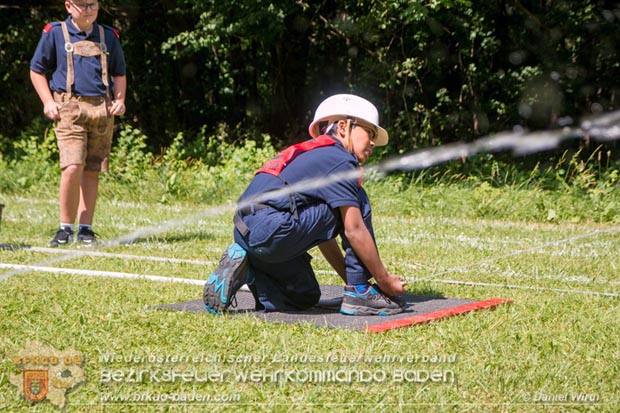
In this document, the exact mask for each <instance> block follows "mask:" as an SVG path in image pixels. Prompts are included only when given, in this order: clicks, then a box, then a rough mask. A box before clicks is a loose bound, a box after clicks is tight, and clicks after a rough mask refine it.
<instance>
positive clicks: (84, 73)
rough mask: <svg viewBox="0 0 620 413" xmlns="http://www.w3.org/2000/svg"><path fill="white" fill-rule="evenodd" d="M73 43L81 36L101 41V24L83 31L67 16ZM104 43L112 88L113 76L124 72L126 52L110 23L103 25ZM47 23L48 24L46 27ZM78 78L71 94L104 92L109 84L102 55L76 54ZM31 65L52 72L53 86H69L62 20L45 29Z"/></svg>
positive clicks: (62, 89) (62, 88) (61, 88)
mask: <svg viewBox="0 0 620 413" xmlns="http://www.w3.org/2000/svg"><path fill="white" fill-rule="evenodd" d="M65 22H66V23H67V29H68V31H69V38H70V39H71V42H72V43H75V42H78V41H80V40H90V41H93V42H95V43H100V39H99V25H98V24H97V23H95V24H94V25H93V30H92V32H91V33H90V34H86V33H85V32H82V31H80V30H79V29H78V28H77V27H75V26H74V25H73V23H72V22H71V17H69V18H67V20H65ZM103 27H104V37H105V44H106V47H107V64H108V76H109V77H110V79H109V84H110V89H113V82H112V79H111V78H112V76H124V75H125V70H126V68H125V56H124V55H123V50H122V48H121V44H120V41H119V40H118V37H117V35H116V34H115V32H114V30H113V29H112V28H111V27H108V26H106V25H103ZM47 28H48V26H46V29H47ZM73 59H74V60H73V62H74V63H73V67H74V72H75V80H74V83H73V89H72V92H71V93H72V94H73V95H75V96H102V95H105V94H106V88H105V85H104V84H103V80H102V78H101V56H99V55H97V56H92V57H86V56H77V55H74V57H73ZM30 69H32V70H33V71H34V72H37V73H42V74H47V73H50V72H51V78H50V81H49V85H50V89H51V90H52V91H56V92H66V91H67V90H66V89H67V77H66V76H67V53H66V52H65V38H64V36H63V33H62V27H61V26H60V22H53V23H50V25H49V30H44V31H43V34H42V35H41V39H40V40H39V44H38V45H37V49H36V50H35V53H34V56H33V58H32V60H31V61H30Z"/></svg>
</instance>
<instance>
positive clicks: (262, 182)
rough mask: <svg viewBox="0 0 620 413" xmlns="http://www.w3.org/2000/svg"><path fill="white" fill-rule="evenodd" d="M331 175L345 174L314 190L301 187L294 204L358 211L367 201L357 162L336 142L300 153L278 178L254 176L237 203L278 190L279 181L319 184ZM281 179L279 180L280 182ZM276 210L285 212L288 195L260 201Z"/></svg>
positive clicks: (279, 186) (296, 193)
mask: <svg viewBox="0 0 620 413" xmlns="http://www.w3.org/2000/svg"><path fill="white" fill-rule="evenodd" d="M334 174H345V175H348V176H346V178H345V179H340V180H338V181H337V182H333V183H330V184H328V185H320V186H319V187H318V188H314V187H312V188H310V187H309V188H307V189H304V188H302V189H301V190H299V191H295V198H296V200H297V204H298V205H304V204H310V203H315V202H316V203H326V204H327V205H329V206H330V207H331V208H332V209H336V208H339V207H342V206H355V207H358V208H360V209H362V207H363V205H364V204H366V203H367V202H368V199H367V196H366V193H365V191H364V190H363V189H362V187H361V185H360V184H361V182H360V174H361V170H360V167H359V162H358V160H357V158H356V157H355V155H353V154H351V153H349V152H347V150H346V149H345V148H344V146H343V145H342V143H341V142H340V141H337V143H336V145H332V146H324V147H320V148H316V149H312V150H310V151H307V152H304V153H302V154H301V155H299V156H298V157H296V158H295V159H293V161H292V162H291V163H290V164H289V165H287V166H286V168H284V169H283V170H282V172H281V173H280V177H276V176H273V175H271V174H268V173H259V174H257V175H256V176H255V177H254V179H253V180H252V182H251V183H250V185H249V186H248V188H247V189H246V190H245V192H244V193H243V194H242V195H241V197H240V198H239V201H240V202H241V201H246V200H247V199H251V198H252V197H254V196H257V195H260V194H263V193H265V192H268V191H272V190H278V189H282V188H283V187H284V183H283V180H284V181H286V182H287V183H288V184H289V185H294V184H297V183H299V182H302V181H306V180H314V182H315V183H316V182H318V183H321V182H322V181H325V179H326V178H327V177H330V176H333V175H334ZM280 178H281V179H280ZM262 203H265V204H269V205H271V206H273V207H275V208H277V209H280V210H288V209H289V208H290V201H289V198H288V196H281V197H277V198H273V199H270V200H268V201H263V202H262Z"/></svg>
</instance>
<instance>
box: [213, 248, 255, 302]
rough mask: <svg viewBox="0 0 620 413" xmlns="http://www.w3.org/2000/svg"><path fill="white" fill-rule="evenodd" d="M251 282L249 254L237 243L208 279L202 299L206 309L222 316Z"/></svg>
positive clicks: (227, 250)
mask: <svg viewBox="0 0 620 413" xmlns="http://www.w3.org/2000/svg"><path fill="white" fill-rule="evenodd" d="M251 281H252V272H251V271H250V265H249V263H248V258H247V253H246V251H245V250H244V249H243V248H242V247H241V245H239V244H237V243H236V242H235V243H233V244H231V245H230V246H229V247H228V248H227V249H226V251H225V252H224V254H223V255H222V258H221V259H220V264H219V266H218V267H217V268H216V269H215V271H213V272H212V273H211V275H209V279H207V282H206V284H205V288H204V294H203V297H202V298H203V301H204V303H205V308H206V309H207V310H208V311H210V312H212V313H214V314H221V312H222V311H224V310H226V309H227V308H228V307H230V305H231V304H232V300H233V297H234V296H235V294H236V293H237V291H238V290H239V288H241V286H242V285H243V284H246V283H249V282H251Z"/></svg>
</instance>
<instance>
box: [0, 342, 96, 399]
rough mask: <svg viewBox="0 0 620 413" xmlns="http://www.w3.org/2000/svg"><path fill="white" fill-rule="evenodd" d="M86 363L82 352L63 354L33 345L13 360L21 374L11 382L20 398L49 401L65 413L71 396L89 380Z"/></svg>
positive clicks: (28, 343) (40, 345)
mask: <svg viewBox="0 0 620 413" xmlns="http://www.w3.org/2000/svg"><path fill="white" fill-rule="evenodd" d="M83 363H84V356H83V355H82V353H81V352H79V351H75V350H71V349H68V350H63V351H60V350H57V349H55V348H54V347H51V346H49V345H46V344H42V343H39V342H36V341H31V342H27V343H26V347H25V348H23V349H21V350H19V351H18V352H17V354H15V355H14V356H13V365H14V367H15V368H16V369H19V370H20V373H19V374H12V375H11V376H10V378H9V379H10V382H11V384H13V385H14V386H16V387H17V394H18V395H19V396H20V397H25V398H26V399H27V400H28V401H30V402H32V403H39V402H43V401H44V400H48V401H49V402H50V403H51V404H53V405H55V406H56V407H59V408H60V409H63V408H64V407H65V405H66V401H67V400H66V396H67V392H68V391H69V390H70V389H72V388H73V387H75V386H77V385H78V384H80V383H83V382H84V381H85V380H86V376H85V375H84V369H83V368H82V365H83Z"/></svg>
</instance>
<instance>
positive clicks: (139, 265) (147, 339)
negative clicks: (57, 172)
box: [0, 181, 620, 412]
mask: <svg viewBox="0 0 620 413" xmlns="http://www.w3.org/2000/svg"><path fill="white" fill-rule="evenodd" d="M105 185H111V184H110V183H107V182H104V184H103V187H102V196H101V197H100V199H99V204H98V211H97V215H96V222H95V230H96V231H97V232H99V233H100V234H101V236H102V237H103V238H104V239H106V240H114V239H117V238H118V237H121V236H123V235H126V234H130V233H134V232H135V231H137V230H139V229H143V228H147V229H148V230H149V231H147V233H146V234H145V235H143V236H142V237H140V238H139V239H137V240H135V242H133V243H130V244H123V245H116V246H110V247H102V248H98V249H97V251H98V252H107V253H114V254H128V255H136V256H150V257H168V258H178V259H187V260H201V261H207V262H208V263H215V262H216V261H217V260H218V259H219V257H220V254H221V252H222V250H223V248H224V247H225V246H226V245H227V244H228V243H229V242H230V240H231V237H232V225H231V215H232V211H231V209H230V208H228V207H227V205H228V204H226V203H224V204H222V205H224V207H220V206H218V205H212V206H210V205H200V204H197V203H192V202H189V201H187V200H184V201H179V202H178V203H175V202H172V201H167V202H168V203H167V204H160V203H158V202H157V201H151V199H153V200H155V199H159V196H157V195H156V194H144V196H140V195H136V194H134V195H133V197H131V196H129V197H117V196H116V194H117V193H118V192H115V188H114V187H110V186H108V187H107V188H106V187H105ZM368 190H369V193H370V197H371V200H372V201H373V205H374V209H373V212H374V224H375V231H376V235H377V240H378V243H379V247H380V251H381V255H382V258H383V260H384V262H385V263H386V265H387V266H388V268H389V269H390V270H391V271H392V272H393V273H395V274H400V275H403V276H405V277H407V278H409V279H411V280H412V282H411V283H410V284H409V286H408V291H409V292H411V293H414V294H416V293H417V294H436V295H441V296H446V297H459V298H468V299H476V300H483V299H488V298H493V297H502V298H506V299H510V300H512V304H511V305H506V306H500V307H498V308H497V309H496V310H494V311H482V312H477V313H472V314H468V315H466V316H463V317H457V318H451V319H448V320H445V321H442V322H437V323H432V324H428V325H423V326H418V327H414V328H406V329H400V330H394V331H390V332H386V333H382V334H373V333H361V332H353V331H347V330H332V329H323V328H316V327H314V326H311V325H277V324H268V323H265V322H263V321H260V320H258V319H254V318H252V317H234V318H233V317H229V316H222V317H215V316H210V315H206V314H185V313H178V312H166V311H158V310H153V309H152V308H151V307H152V306H155V305H158V304H165V303H172V302H176V301H182V300H191V299H196V298H199V297H200V296H201V287H200V286H192V285H185V284H178V283H162V282H155V281H146V280H121V279H111V278H99V277H88V276H81V275H59V274H51V273H47V272H37V271H24V272H19V273H17V274H15V275H13V276H11V277H10V278H9V279H7V280H5V281H2V282H1V283H0V330H1V331H2V332H3V334H2V335H1V337H0V361H2V364H1V365H0V410H2V411H11V412H17V411H38V412H47V411H50V412H53V411H57V408H56V407H55V406H53V405H51V404H50V403H49V401H44V402H42V403H39V404H36V405H30V404H29V403H28V402H27V401H26V400H25V399H24V398H23V397H18V394H17V390H16V387H15V386H13V385H12V384H11V383H10V382H9V376H10V375H12V374H17V373H19V372H20V371H21V370H20V369H19V368H18V367H16V366H14V365H13V363H12V357H13V356H14V355H15V354H17V352H19V351H20V349H22V348H24V346H25V343H26V341H29V340H37V341H39V342H41V343H44V344H46V345H49V346H52V347H54V348H56V349H58V350H66V349H73V350H76V351H80V352H82V353H83V355H84V364H83V368H84V370H85V374H86V378H87V381H86V382H85V383H82V384H80V385H79V386H78V387H76V388H74V389H71V390H69V392H68V394H67V407H66V408H65V410H66V411H71V412H72V411H89V412H91V411H105V412H142V411H153V412H159V411H172V412H177V411H183V412H184V411H231V410H232V411H256V412H263V411H277V412H288V411H295V412H299V411H301V412H306V411H307V412H314V411H330V412H332V411H334V412H335V411H338V412H340V411H351V412H353V411H355V412H359V411H373V412H374V411H390V412H391V411H454V412H463V411H471V412H479V411H489V412H499V411H506V412H513V411H514V412H538V411H549V412H561V411H562V412H563V411H596V412H613V411H616V409H617V406H618V404H620V397H619V393H620V389H619V387H618V386H619V385H618V378H619V377H620V367H619V363H618V359H619V357H620V353H619V350H618V349H620V335H618V333H617V332H618V331H620V321H619V317H618V314H619V311H618V310H619V303H620V298H618V297H609V296H603V295H595V294H594V293H612V294H616V295H619V294H620V287H619V282H620V277H618V271H619V268H620V255H619V254H618V251H619V250H620V227H618V224H617V222H618V212H617V210H615V211H614V212H612V215H611V216H610V215H609V212H608V215H606V216H605V217H606V218H605V219H598V218H597V216H601V214H598V215H594V214H593V211H595V210H597V209H596V208H599V207H600V205H601V204H600V203H596V202H599V201H598V200H592V199H591V198H589V197H587V196H584V197H576V196H574V194H571V193H569V192H560V191H556V192H550V191H542V190H539V189H536V188H533V189H532V188H530V189H524V188H514V187H507V188H501V189H500V188H491V187H488V186H487V187H484V186H482V187H480V186H478V187H476V186H467V185H448V186H443V185H439V186H435V187H423V186H413V187H410V188H408V189H406V190H402V189H401V188H396V189H395V188H394V185H393V183H391V182H389V181H384V182H378V183H371V184H370V185H369V186H368ZM237 195H238V188H231V190H230V193H229V194H225V195H224V196H223V198H224V199H231V200H234V199H235V198H236V196H237ZM218 199H219V198H218ZM0 202H2V203H4V204H5V205H6V206H5V209H4V213H3V221H2V226H1V227H0V243H3V244H27V245H32V246H34V247H46V246H47V242H48V241H49V239H50V238H51V236H52V232H51V230H52V229H53V228H54V227H55V225H56V224H57V201H56V199H55V197H54V195H52V196H48V195H43V196H41V195H32V194H30V195H29V194H27V193H26V194H23V195H21V196H17V195H15V194H6V195H2V196H1V197H0ZM549 209H555V210H556V213H555V215H553V217H550V214H549ZM599 209H600V208H599ZM603 209H604V208H603ZM614 214H615V215H614ZM614 222H615V223H614ZM164 223H173V225H170V226H168V227H164V226H163V225H162V224H164ZM67 250H70V251H78V248H77V247H75V246H71V247H69V248H67ZM312 253H313V256H314V257H315V260H314V265H315V268H316V269H317V270H318V271H317V273H318V278H319V280H320V281H321V282H322V283H337V282H338V277H337V276H335V275H334V274H332V273H331V272H330V271H329V268H328V265H327V264H326V262H325V261H324V260H323V259H322V258H321V257H320V254H319V253H318V251H312ZM0 263H4V264H16V265H17V264H31V265H46V266H50V267H64V268H72V269H83V270H99V271H115V272H126V273H132V274H143V275H158V276H166V277H182V278H191V279H203V280H204V279H206V277H207V275H208V273H209V271H210V270H211V269H212V267H213V265H209V264H203V265H201V264H191V263H182V264H178V263H177V264H172V263H165V262H164V263H162V262H155V261H147V260H138V259H119V258H108V257H97V256H77V255H67V256H65V255H63V254H58V253H49V252H44V251H35V250H32V249H30V250H29V249H23V250H13V251H6V250H4V251H2V250H0ZM9 272H10V270H0V276H1V275H3V274H8V273H9ZM415 279H425V280H424V281H418V282H415V281H414V280H415ZM461 282H463V283H465V282H470V283H476V284H478V285H464V284H457V283H461ZM482 284H497V285H500V286H497V287H492V286H485V285H482ZM501 285H510V286H513V287H515V288H507V287H501ZM517 287H520V288H517ZM557 290H571V291H573V292H560V291H557ZM106 354H116V355H119V356H123V357H127V356H132V355H133V356H138V357H141V358H144V359H145V360H143V361H142V362H137V363H136V362H122V361H120V362H119V361H115V362H109V361H106V360H104V359H103V357H104V356H105V355H106ZM157 356H163V357H165V356H169V357H174V356H185V357H193V356H196V357H199V358H200V359H201V360H202V361H200V362H193V361H187V360H183V361H181V362H177V363H168V364H167V363H162V362H158V361H157V360H155V361H153V360H151V361H149V360H148V358H149V357H157ZM236 356H239V357H242V358H244V357H257V358H258V359H259V361H258V362H252V363H242V362H233V361H231V360H230V359H225V358H228V357H236ZM304 356H307V357H310V359H309V360H306V361H297V362H295V361H290V362H287V361H286V359H295V358H300V357H304ZM370 356H379V357H380V358H383V357H385V358H387V359H389V361H388V362H385V363H379V362H373V361H371V360H367V359H365V358H366V357H370ZM213 357H215V358H217V360H210V359H209V358H213ZM356 357H362V361H361V362H357V363H356V362H352V361H350V359H351V358H356ZM396 357H403V359H402V360H401V359H398V358H396ZM223 358H224V359H225V360H222V359H223ZM274 358H275V359H274ZM442 359H443V360H442ZM167 368H172V369H175V370H178V371H182V370H184V371H186V370H190V371H192V370H195V369H197V370H198V371H199V372H202V373H205V372H208V371H212V372H219V373H222V372H226V374H228V376H226V377H225V379H224V380H223V382H199V381H197V380H189V381H187V382H180V381H177V382H174V383H162V382H159V383H157V382H152V380H150V379H148V378H143V380H141V381H140V382H138V383H131V382H129V383H128V382H124V383H121V382H118V383H115V382H105V377H106V374H108V373H107V372H108V371H110V370H114V371H123V372H128V371H129V370H130V369H136V370H145V371H149V372H150V371H153V370H158V369H159V370H162V369H167ZM251 371H255V372H258V373H261V374H262V376H259V377H258V378H257V380H256V381H255V382H249V383H246V382H242V381H241V380H240V379H239V378H236V377H235V374H237V375H238V374H242V373H248V372H251ZM278 371H280V372H289V373H290V372H297V373H296V374H298V375H299V376H295V377H299V378H300V381H301V382H283V381H282V380H280V381H279V382H275V383H274V382H272V380H271V379H270V377H271V376H270V374H272V375H273V374H277V373H276V372H278ZM312 371H321V372H334V373H335V372H339V374H342V375H346V374H353V376H352V377H353V378H352V379H351V380H350V382H337V383H336V382H323V383H321V382H308V380H304V378H307V375H308V374H309V372H312ZM399 371H401V372H402V371H406V372H408V374H409V375H411V374H413V373H416V372H417V373H419V374H422V372H424V371H438V372H440V373H442V374H445V375H446V376H447V377H448V378H453V379H454V380H443V381H437V382H431V381H427V382H395V381H394V380H393V379H394V376H395V375H397V374H398V372H399ZM359 372H364V374H371V375H372V376H373V377H374V378H375V380H371V381H370V382H365V381H364V380H363V379H362V378H358V377H357V376H355V374H358V373H359ZM258 373H256V374H258ZM343 377H346V376H343ZM410 378H411V376H410ZM304 381H305V382H304ZM345 381H346V380H345ZM159 393H163V394H190V393H194V394H201V395H209V396H211V397H220V398H225V399H226V398H228V399H229V400H231V398H232V401H229V402H226V403H212V402H211V403H205V402H193V403H180V402H154V401H150V402H148V401H147V402H143V403H134V402H132V403H104V402H103V401H102V397H109V396H112V397H113V396H119V395H129V396H132V397H133V396H134V395H136V394H150V395H151V396H153V395H156V394H159ZM574 397H582V398H590V399H593V400H594V402H574V401H573V400H572V398H574ZM237 398H238V399H237Z"/></svg>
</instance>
